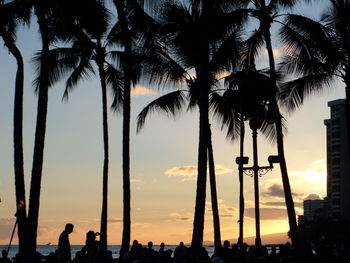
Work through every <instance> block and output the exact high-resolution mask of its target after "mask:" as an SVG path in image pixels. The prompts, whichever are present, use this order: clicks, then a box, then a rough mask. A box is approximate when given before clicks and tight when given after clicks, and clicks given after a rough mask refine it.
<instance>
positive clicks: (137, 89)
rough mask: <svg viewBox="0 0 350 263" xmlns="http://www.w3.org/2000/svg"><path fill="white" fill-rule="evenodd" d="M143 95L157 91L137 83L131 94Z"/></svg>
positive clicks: (153, 93)
mask: <svg viewBox="0 0 350 263" xmlns="http://www.w3.org/2000/svg"><path fill="white" fill-rule="evenodd" d="M142 95H157V92H155V91H154V90H151V89H149V88H146V87H142V86H140V85H135V86H134V88H133V89H132V90H131V96H142Z"/></svg>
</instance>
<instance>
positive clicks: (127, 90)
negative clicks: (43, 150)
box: [114, 0, 131, 257]
mask: <svg viewBox="0 0 350 263" xmlns="http://www.w3.org/2000/svg"><path fill="white" fill-rule="evenodd" d="M114 4H115V6H116V7H117V11H118V19H119V22H120V24H121V27H122V30H123V32H124V39H123V42H124V43H123V44H124V69H123V73H124V100H123V234H122V244H121V248H120V257H122V256H123V255H124V254H125V253H126V252H127V251H129V246H130V232H131V216H130V210H131V206H130V96H131V95H130V94H131V76H130V74H131V68H130V65H129V63H130V59H131V39H130V32H129V29H128V22H127V19H126V15H125V6H124V3H123V0H114Z"/></svg>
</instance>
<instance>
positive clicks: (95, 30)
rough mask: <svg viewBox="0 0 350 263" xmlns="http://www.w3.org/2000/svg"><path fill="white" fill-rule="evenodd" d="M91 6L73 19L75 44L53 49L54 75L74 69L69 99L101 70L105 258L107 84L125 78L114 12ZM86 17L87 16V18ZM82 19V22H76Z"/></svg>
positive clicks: (68, 86)
mask: <svg viewBox="0 0 350 263" xmlns="http://www.w3.org/2000/svg"><path fill="white" fill-rule="evenodd" d="M84 5H85V6H86V5H88V7H89V8H87V10H88V11H89V13H87V14H85V15H87V16H85V19H87V18H88V20H86V21H79V20H78V21H74V20H73V21H71V22H72V23H71V24H69V25H70V27H71V28H70V29H69V30H70V31H71V37H73V38H72V40H71V42H72V46H71V47H63V48H56V49H54V50H52V51H51V53H50V55H51V57H50V58H51V59H52V61H54V62H55V66H54V67H51V71H50V76H51V77H52V78H57V79H58V78H61V77H62V76H63V75H65V74H66V73H68V72H69V71H71V74H70V76H69V78H68V79H67V81H66V90H65V93H64V98H68V94H69V92H70V90H71V89H72V88H74V87H76V85H77V84H78V82H79V81H80V80H82V79H84V78H86V77H87V76H88V75H89V74H95V71H94V66H93V63H94V64H95V65H96V67H97V70H98V76H99V80H100V85H101V91H102V126H103V148H104V162H103V176H102V212H101V226H100V234H101V236H100V250H99V252H100V257H101V259H103V258H104V256H105V255H106V252H107V219H108V167H109V143H108V113H107V108H108V106H107V105H108V104H107V87H108V85H109V86H112V87H113V89H114V90H120V89H121V85H122V81H121V78H122V76H121V73H120V72H119V71H118V70H117V69H116V68H115V67H114V66H113V63H114V62H112V61H108V58H113V57H114V55H113V54H112V53H113V51H110V49H111V47H112V46H113V45H115V42H114V38H113V37H112V36H113V34H114V31H115V27H112V28H110V24H109V21H110V16H111V14H110V13H109V11H108V10H107V9H106V8H105V6H104V5H103V4H102V3H99V2H98V1H90V2H84ZM83 18H84V17H83ZM76 22H79V23H76Z"/></svg>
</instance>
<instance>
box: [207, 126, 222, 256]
mask: <svg viewBox="0 0 350 263" xmlns="http://www.w3.org/2000/svg"><path fill="white" fill-rule="evenodd" d="M208 130H209V131H208V132H209V135H208V161H209V179H210V193H211V209H212V212H213V224H214V245H215V251H216V250H218V249H219V248H220V247H221V233H220V232H221V231H220V217H219V208H218V197H217V193H216V178H215V164H214V154H213V144H212V140H211V129H210V124H209V128H208Z"/></svg>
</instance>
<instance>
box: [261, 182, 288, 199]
mask: <svg viewBox="0 0 350 263" xmlns="http://www.w3.org/2000/svg"><path fill="white" fill-rule="evenodd" d="M262 194H263V195H264V196H274V197H280V198H283V197H284V191H283V188H282V186H281V185H278V184H273V185H271V186H270V187H269V188H268V189H267V192H263V193H262Z"/></svg>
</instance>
